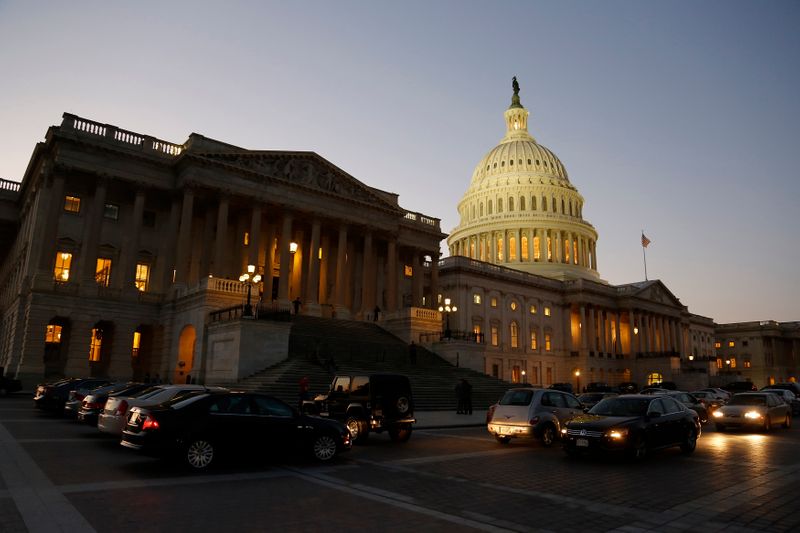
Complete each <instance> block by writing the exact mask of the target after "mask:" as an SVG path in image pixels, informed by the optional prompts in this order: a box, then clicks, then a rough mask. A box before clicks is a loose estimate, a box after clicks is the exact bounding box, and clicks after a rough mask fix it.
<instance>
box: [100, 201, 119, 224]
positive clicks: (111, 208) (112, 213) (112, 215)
mask: <svg viewBox="0 0 800 533" xmlns="http://www.w3.org/2000/svg"><path fill="white" fill-rule="evenodd" d="M103 217H104V218H108V219H111V220H118V219H119V206H118V205H114V204H106V205H105V207H104V208H103Z"/></svg>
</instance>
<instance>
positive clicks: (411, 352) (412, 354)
mask: <svg viewBox="0 0 800 533" xmlns="http://www.w3.org/2000/svg"><path fill="white" fill-rule="evenodd" d="M408 361H409V362H410V363H411V364H412V365H416V364H417V345H416V344H414V341H411V344H409V346H408Z"/></svg>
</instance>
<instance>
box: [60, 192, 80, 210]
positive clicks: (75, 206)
mask: <svg viewBox="0 0 800 533" xmlns="http://www.w3.org/2000/svg"><path fill="white" fill-rule="evenodd" d="M64 211H69V212H70V213H80V212H81V199H80V198H78V197H77V196H67V197H65V198H64Z"/></svg>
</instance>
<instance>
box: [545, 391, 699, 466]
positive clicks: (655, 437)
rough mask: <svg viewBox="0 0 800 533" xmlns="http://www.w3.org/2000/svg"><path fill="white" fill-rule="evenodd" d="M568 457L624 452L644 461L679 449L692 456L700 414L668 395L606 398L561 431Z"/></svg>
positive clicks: (697, 433)
mask: <svg viewBox="0 0 800 533" xmlns="http://www.w3.org/2000/svg"><path fill="white" fill-rule="evenodd" d="M561 432H562V437H563V442H564V451H565V452H567V454H568V455H578V454H581V453H583V452H623V453H627V454H628V455H629V456H630V457H632V458H634V459H643V458H644V457H645V456H646V455H647V454H648V453H649V452H650V451H651V450H656V449H660V448H668V447H670V446H680V448H681V450H682V451H683V452H684V453H692V452H693V451H694V449H695V447H696V446H697V438H698V437H699V436H700V420H699V417H698V416H697V413H696V412H694V411H693V410H691V409H689V408H687V407H686V406H684V405H683V404H681V403H680V402H677V401H675V400H674V399H673V398H671V397H669V396H666V395H657V396H651V395H643V394H635V395H625V396H618V397H616V398H607V399H605V400H602V401H601V402H600V403H598V404H597V405H595V406H594V407H592V408H591V409H590V410H589V412H588V413H587V414H585V415H583V416H579V417H576V418H573V419H572V420H571V421H569V422H568V423H567V425H566V427H565V428H563V429H562V430H561Z"/></svg>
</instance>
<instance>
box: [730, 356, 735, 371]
mask: <svg viewBox="0 0 800 533" xmlns="http://www.w3.org/2000/svg"><path fill="white" fill-rule="evenodd" d="M731 368H736V358H735V357H731Z"/></svg>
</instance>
